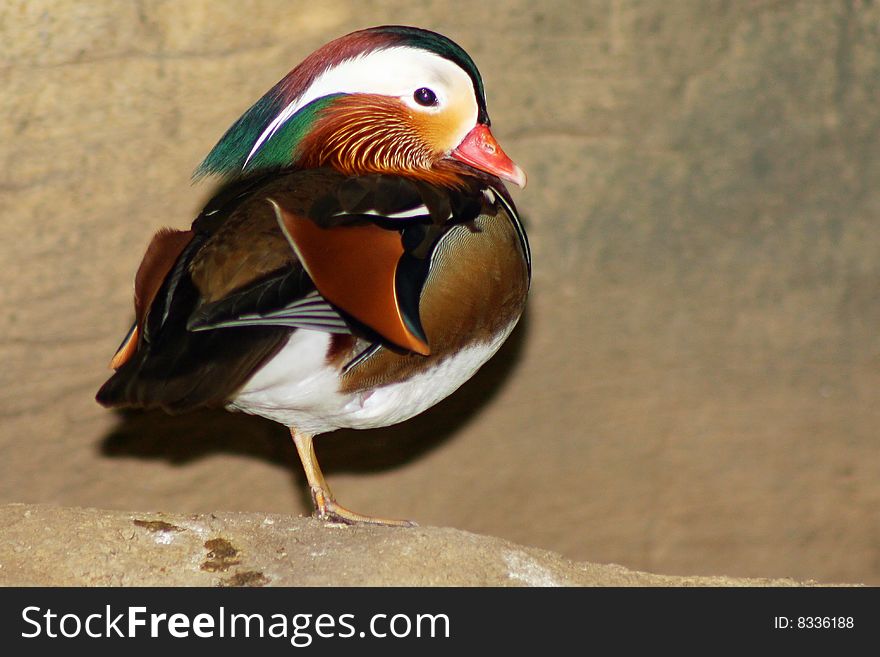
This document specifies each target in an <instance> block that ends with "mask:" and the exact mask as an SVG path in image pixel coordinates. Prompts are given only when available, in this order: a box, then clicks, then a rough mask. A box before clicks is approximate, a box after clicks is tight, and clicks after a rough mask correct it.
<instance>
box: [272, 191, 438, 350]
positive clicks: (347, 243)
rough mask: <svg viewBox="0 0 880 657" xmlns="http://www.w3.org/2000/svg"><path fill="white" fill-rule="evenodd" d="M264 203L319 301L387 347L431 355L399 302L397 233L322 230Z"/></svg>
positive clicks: (357, 226)
mask: <svg viewBox="0 0 880 657" xmlns="http://www.w3.org/2000/svg"><path fill="white" fill-rule="evenodd" d="M267 200H268V202H269V203H270V204H271V205H272V208H273V209H274V211H275V215H276V218H277V221H278V226H279V227H280V228H281V230H282V232H283V233H284V236H285V237H286V238H287V240H288V242H289V243H290V246H291V248H292V249H293V250H294V251H295V253H296V255H297V257H298V258H299V261H300V263H302V265H303V267H304V268H305V270H306V272H307V273H308V275H309V277H310V278H311V279H312V281H313V282H314V284H315V287H316V288H317V289H318V291H319V292H320V294H321V296H322V297H324V298H325V299H327V300H328V301H329V302H330V303H332V304H333V305H334V306H336V307H338V308H340V309H341V310H342V311H344V312H345V313H347V314H348V315H350V316H351V317H352V318H354V319H355V320H357V321H358V322H360V323H362V324H363V325H365V326H366V327H368V328H369V329H371V330H373V331H375V332H376V333H378V334H379V335H380V336H381V337H382V338H383V339H385V340H387V341H388V342H390V343H392V344H394V345H396V346H398V347H400V348H403V349H406V350H408V351H414V352H416V353H419V354H423V355H428V354H430V348H429V346H428V342H427V339H426V337H425V336H424V333H423V331H422V330H421V326H420V324H419V323H418V317H417V315H416V316H415V317H413V316H412V313H411V312H406V310H405V308H406V304H404V305H402V304H401V303H400V299H399V295H398V285H397V273H398V266H399V264H400V262H401V258H402V257H403V255H404V244H403V240H402V237H401V233H400V232H399V231H398V230H394V229H390V228H385V227H381V226H379V225H378V224H376V223H371V222H358V223H354V222H347V223H339V224H338V225H331V226H320V225H318V223H316V222H315V221H314V220H312V219H311V218H309V217H307V216H304V215H302V214H299V213H296V212H292V211H290V210H288V209H286V208H284V207H282V205H280V204H279V203H278V202H277V201H275V200H274V199H271V198H270V199H267Z"/></svg>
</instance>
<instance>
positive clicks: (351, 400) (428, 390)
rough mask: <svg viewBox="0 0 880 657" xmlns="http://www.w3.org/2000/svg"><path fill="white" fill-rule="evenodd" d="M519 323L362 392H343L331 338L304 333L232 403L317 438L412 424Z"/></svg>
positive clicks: (295, 335) (465, 377)
mask: <svg viewBox="0 0 880 657" xmlns="http://www.w3.org/2000/svg"><path fill="white" fill-rule="evenodd" d="M515 325H516V322H515V321H514V322H511V324H510V326H508V327H507V329H505V331H503V332H502V333H500V334H499V335H498V336H497V337H496V338H495V339H493V340H492V341H491V342H489V343H486V344H480V345H474V346H471V347H468V348H466V349H463V350H461V351H459V352H458V353H457V354H455V355H454V356H450V357H449V358H446V359H445V360H443V361H441V362H440V363H439V364H437V365H436V366H435V367H434V368H432V369H431V370H427V371H425V372H422V373H419V374H415V375H413V376H412V377H410V378H409V379H407V380H405V381H402V382H399V383H392V384H389V385H386V386H382V387H379V388H376V389H374V390H372V391H368V392H361V393H343V392H340V390H339V383H340V379H339V372H338V369H337V368H336V367H335V366H330V365H328V364H327V362H326V358H325V355H326V353H327V349H328V347H329V344H330V334H329V333H322V332H319V331H308V330H304V329H299V330H297V331H295V332H294V333H293V334H292V335H291V337H290V340H289V341H288V343H287V345H285V346H284V348H283V349H282V350H281V351H280V352H279V353H278V355H276V356H275V357H274V358H273V359H272V360H271V361H269V362H268V363H267V364H266V365H265V366H264V367H263V368H262V369H260V370H259V371H258V372H257V373H256V374H254V376H253V377H252V378H251V379H250V381H248V382H247V384H245V386H244V388H242V390H241V391H240V392H239V394H238V395H237V396H236V397H235V399H234V400H233V401H232V402H231V403H230V404H229V407H230V408H231V409H237V410H241V411H244V412H246V413H251V414H254V415H261V416H263V417H266V418H269V419H270V420H274V421H275V422H280V423H281V424H284V425H286V426H294V427H296V428H297V429H298V430H299V431H302V432H304V433H309V434H311V435H317V434H320V433H325V432H327V431H334V430H336V429H342V428H351V429H372V428H376V427H384V426H388V425H390V424H396V423H398V422H403V421H404V420H408V419H409V418H411V417H413V416H414V415H418V414H419V413H421V412H422V411H424V410H426V409H428V408H430V407H431V406H433V405H434V404H436V403H437V402H439V401H441V400H442V399H444V398H446V397H448V396H449V395H450V394H452V393H453V392H455V391H456V390H457V389H458V388H459V387H460V386H461V385H462V384H463V383H464V382H465V381H467V380H468V379H470V378H471V377H472V376H473V375H474V373H475V372H476V371H477V370H478V369H479V368H480V366H481V365H483V363H485V362H486V361H487V360H489V358H491V357H492V355H493V354H494V353H495V352H496V351H498V348H499V347H500V346H501V344H502V343H503V342H504V340H506V339H507V336H508V335H510V332H511V331H512V330H513V327H514V326H515Z"/></svg>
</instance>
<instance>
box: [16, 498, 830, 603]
mask: <svg viewBox="0 0 880 657" xmlns="http://www.w3.org/2000/svg"><path fill="white" fill-rule="evenodd" d="M0 527H3V538H4V540H3V542H2V543H0V585H2V586H540V587H549V586H798V585H799V583H797V582H795V581H793V580H789V579H785V580H769V579H739V578H731V577H669V576H663V575H652V574H649V573H642V572H636V571H632V570H627V569H626V568H623V567H622V566H616V565H600V564H591V563H575V562H572V561H569V560H567V559H564V558H562V556H561V555H559V554H555V553H553V552H547V551H545V550H537V549H534V548H527V547H523V546H520V545H516V544H514V543H511V542H509V541H504V540H501V539H498V538H492V537H489V536H480V535H477V534H472V533H469V532H464V531H461V530H458V529H450V528H438V527H414V528H405V529H400V528H390V527H365V526H360V527H349V526H346V525H333V524H325V523H322V522H319V521H317V520H313V519H310V518H309V519H306V518H297V517H291V516H281V515H276V514H256V513H218V514H213V513H211V514H190V515H183V514H165V513H131V512H126V511H102V510H97V509H79V508H63V507H52V506H46V505H24V504H8V505H5V506H0ZM807 584H814V582H808V583H807Z"/></svg>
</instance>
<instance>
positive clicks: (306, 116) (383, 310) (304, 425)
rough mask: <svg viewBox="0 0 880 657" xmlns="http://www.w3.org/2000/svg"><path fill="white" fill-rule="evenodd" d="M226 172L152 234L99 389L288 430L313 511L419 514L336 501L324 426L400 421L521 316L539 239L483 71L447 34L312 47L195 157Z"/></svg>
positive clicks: (459, 378)
mask: <svg viewBox="0 0 880 657" xmlns="http://www.w3.org/2000/svg"><path fill="white" fill-rule="evenodd" d="M206 175H216V176H219V177H221V179H222V180H223V185H222V186H221V188H220V190H219V191H218V192H217V193H216V194H215V195H214V197H213V198H212V199H211V200H210V201H209V202H208V203H207V204H206V205H205V207H204V209H203V210H202V211H201V213H200V214H199V215H198V217H196V219H195V221H194V222H193V224H192V226H191V228H190V229H189V230H172V229H169V228H164V229H162V230H159V232H158V233H156V235H155V236H154V237H153V239H152V242H151V243H150V245H149V247H148V248H147V251H146V254H145V255H144V257H143V261H142V262H141V264H140V267H139V268H138V271H137V273H136V276H135V289H134V311H135V320H134V324H133V326H132V328H131V330H130V331H129V333H128V335H127V336H126V338H125V339H124V340H123V342H122V345H121V346H120V347H119V349H118V351H117V352H116V354H115V356H114V357H113V359H112V361H111V363H110V365H111V368H113V369H115V373H114V374H113V375H112V376H111V377H110V379H109V380H108V381H107V382H106V383H105V384H104V386H103V387H102V388H101V389H100V391H99V392H98V394H97V400H98V402H100V403H101V404H103V405H105V406H109V407H135V408H143V409H153V408H160V409H164V410H165V411H168V412H171V413H178V412H182V411H187V410H190V409H195V408H197V407H204V406H223V407H226V408H228V409H230V410H238V411H244V412H246V413H251V414H255V415H260V416H263V417H266V418H269V419H271V420H274V421H276V422H279V423H281V424H284V425H285V426H287V427H288V428H289V430H290V433H291V436H292V438H293V442H294V444H295V446H296V449H297V452H298V454H299V457H300V459H301V461H302V465H303V468H304V470H305V475H306V479H307V481H308V485H309V487H310V489H311V494H312V499H313V502H314V507H315V515H316V516H317V517H318V518H322V519H326V520H331V521H336V522H343V523H349V524H350V523H361V522H365V523H374V524H402V525H404V524H414V523H410V522H408V521H397V520H385V519H382V518H373V517H370V516H365V515H361V514H359V513H355V512H354V511H351V510H349V509H346V508H345V507H343V506H341V505H340V504H338V503H337V502H336V500H335V499H334V497H333V495H332V494H331V492H330V489H329V487H328V485H327V483H326V481H325V480H324V476H323V475H322V473H321V469H320V466H319V464H318V461H317V458H316V456H315V451H314V447H313V442H312V441H313V438H314V437H315V436H316V435H318V434H322V433H325V432H329V431H334V430H336V429H339V428H356V429H365V428H375V427H384V426H388V425H391V424H395V423H398V422H402V421H404V420H406V419H408V418H411V417H413V416H414V415H416V414H418V413H421V412H422V411H424V410H426V409H427V408H429V407H431V406H433V405H434V404H436V403H437V402H439V401H440V400H442V399H443V398H445V397H446V396H448V395H449V394H451V393H452V392H454V391H455V390H456V389H457V388H458V387H459V386H461V385H462V384H463V383H464V382H465V381H467V380H468V379H469V378H470V377H471V376H472V375H473V374H474V373H475V372H476V371H477V369H478V368H479V367H480V366H481V365H483V363H485V362H486V361H487V360H488V359H489V358H490V357H491V356H492V355H493V354H494V353H495V352H496V351H497V350H498V348H499V347H500V346H501V344H502V342H504V340H505V339H506V338H507V336H508V335H509V334H510V332H511V331H512V330H513V328H514V326H515V325H516V323H517V320H518V319H519V317H520V315H521V313H522V311H523V306H524V304H525V300H526V294H527V292H528V289H529V280H530V269H531V267H530V259H529V246H528V242H527V238H526V234H525V232H524V230H523V226H522V224H521V223H520V220H519V218H518V216H517V213H516V209H515V207H514V204H513V201H512V200H511V198H510V195H509V194H508V191H507V189H506V188H505V186H504V183H503V182H502V181H508V182H511V183H513V184H515V185H518V186H520V187H522V186H524V185H525V182H526V177H525V174H524V173H523V171H522V170H521V169H520V168H519V167H518V166H517V165H516V164H514V163H513V161H512V160H511V159H510V158H509V157H508V156H507V155H506V154H505V153H504V151H502V150H501V147H500V146H499V145H498V143H497V142H496V140H495V138H494V137H493V135H492V133H491V131H490V129H489V115H488V113H487V110H486V98H485V94H484V91H483V82H482V79H481V77H480V73H479V71H478V70H477V67H476V66H475V64H474V62H473V60H472V59H471V58H470V57H469V56H468V54H467V53H466V52H465V51H464V50H463V49H462V48H461V47H459V46H458V45H457V44H455V43H453V42H452V41H451V40H449V39H448V38H446V37H444V36H442V35H439V34H436V33H434V32H430V31H427V30H423V29H418V28H413V27H403V26H383V27H375V28H370V29H366V30H361V31H358V32H354V33H352V34H349V35H347V36H343V37H341V38H338V39H336V40H335V41H332V42H330V43H328V44H327V45H325V46H323V47H322V48H320V49H318V50H317V51H315V52H314V53H312V54H311V55H309V56H308V57H307V58H306V59H305V60H304V61H303V62H302V63H301V64H300V65H299V66H297V67H296V68H294V69H293V70H292V71H291V72H290V73H289V74H288V75H287V76H286V77H284V78H283V79H282V80H281V81H280V82H278V84H276V85H275V86H274V87H273V88H272V89H271V90H270V91H269V92H268V93H266V95H264V96H263V97H262V98H261V99H260V100H259V101H257V102H256V103H255V104H254V105H253V106H252V107H251V108H250V109H249V110H247V111H246V112H245V113H244V114H243V115H242V116H241V117H240V118H239V119H238V120H237V121H236V122H235V123H234V124H233V125H232V126H231V127H230V128H229V129H228V130H227V131H226V133H225V134H224V135H223V137H222V138H221V139H220V141H219V142H218V143H217V144H216V145H215V146H214V148H213V150H211V151H210V153H209V154H208V156H207V157H206V158H205V160H204V161H203V162H202V163H201V165H200V166H199V168H198V169H197V170H196V173H195V177H196V178H198V177H202V176H206Z"/></svg>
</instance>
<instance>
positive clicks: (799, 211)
mask: <svg viewBox="0 0 880 657" xmlns="http://www.w3.org/2000/svg"><path fill="white" fill-rule="evenodd" d="M389 22H396V23H407V24H413V25H420V26H423V27H428V28H431V29H434V30H437V31H439V32H442V33H444V34H446V35H448V36H450V37H452V38H454V39H455V40H456V41H458V42H459V43H460V44H461V45H462V46H464V47H465V48H466V49H467V50H468V51H469V52H470V53H471V55H472V56H473V57H474V59H475V60H476V61H477V64H478V65H479V66H480V69H481V71H482V73H483V76H484V78H485V81H486V85H487V90H488V97H489V110H490V113H491V115H492V118H493V125H494V127H495V132H496V135H497V136H498V137H499V140H500V141H501V143H502V145H503V146H504V148H505V150H506V151H507V152H508V153H509V154H511V155H512V156H513V157H514V158H515V159H516V160H517V161H518V162H519V163H520V164H521V165H522V166H523V167H524V168H525V169H526V170H527V171H528V172H529V174H530V184H529V187H528V188H527V189H526V190H525V191H524V192H517V193H516V194H515V196H516V199H517V202H518V203H519V204H520V209H521V210H522V213H523V215H524V216H525V218H526V221H527V225H528V230H529V234H530V236H531V240H532V246H533V250H534V262H535V278H534V287H533V294H532V298H531V301H530V307H529V312H528V316H527V318H526V320H525V322H524V324H523V325H522V326H521V328H520V329H519V330H518V331H517V333H516V334H515V335H514V337H513V338H512V340H511V342H510V344H509V345H508V346H507V347H505V349H504V350H503V351H502V352H501V354H500V355H499V356H498V357H497V358H496V360H495V361H494V362H493V363H491V365H490V366H487V367H486V368H485V369H484V370H483V372H481V373H480V374H479V375H478V376H477V377H476V378H475V379H474V380H473V381H472V382H471V383H469V384H468V385H467V386H466V387H465V388H463V389H462V390H461V391H460V392H459V393H458V394H457V395H456V396H454V397H453V398H451V399H450V400H448V401H447V402H445V403H443V404H441V405H440V406H438V407H437V408H435V409H434V410H433V411H430V412H429V413H427V414H425V415H424V416H422V417H421V418H419V419H416V420H414V421H412V422H410V423H408V424H405V425H402V426H400V427H396V428H393V429H387V430H379V431H371V432H363V433H355V432H340V433H337V434H334V435H331V436H326V437H324V438H322V439H321V440H319V453H320V456H321V458H322V462H323V463H324V464H325V468H326V470H327V473H328V476H329V478H330V481H331V483H332V484H333V486H334V489H335V490H336V492H337V495H338V497H339V498H340V499H342V500H343V501H344V502H345V503H346V504H347V505H349V506H351V507H353V508H355V509H358V510H361V511H366V512H374V513H381V514H383V515H390V516H399V517H410V518H414V519H417V520H418V521H419V522H421V523H422V524H436V525H451V526H455V527H459V528H463V529H468V530H472V531H476V532H483V533H489V534H494V535H498V536H502V537H504V538H508V539H512V540H515V541H517V542H520V543H526V544H530V545H535V546H539V547H544V548H549V549H553V550H557V551H560V552H562V553H563V554H565V555H566V556H568V557H571V558H574V559H578V560H590V561H600V562H617V563H621V564H624V565H627V566H629V567H631V568H638V569H644V570H651V571H656V572H664V573H670V574H676V573H680V574H728V575H739V576H768V577H770V576H772V577H782V576H791V577H795V578H801V579H803V578H815V579H819V580H823V581H863V582H868V583H873V584H880V513H878V511H880V441H878V430H880V335H878V328H880V258H878V254H880V223H878V222H880V184H878V183H880V3H876V2H869V1H867V0H865V1H861V2H860V1H859V0H849V1H841V2H812V1H811V0H804V1H802V2H781V1H769V0H768V1H766V2H762V1H758V0H755V1H752V2H747V1H745V0H743V1H742V2H720V1H719V2H709V1H702V0H693V1H691V2H685V1H682V2H671V3H669V2H659V1H657V2H630V1H628V0H593V1H591V2H583V1H582V0H577V1H566V2H562V1H560V2H545V3H534V2H525V1H519V0H517V1H511V2H504V3H502V2H487V3H482V2H481V3H475V2H472V1H467V2H425V3H418V5H416V4H415V3H410V2H404V1H403V0H386V1H375V2H360V1H354V0H351V1H342V0H335V1H333V0H331V1H327V2H288V1H281V0H278V1H271V0H261V1H251V2H232V1H230V2H217V1H214V0H211V1H208V0H188V1H187V2H173V1H170V0H168V1H160V0H142V1H140V2H122V1H119V2H111V1H107V2H95V3H93V2H88V3H85V2H83V3H74V2H60V1H59V2H52V1H49V0H30V1H23V0H22V1H16V0H6V2H4V3H2V5H0V228H2V231H3V232H2V235H3V236H2V240H0V363H2V367H0V446H2V459H0V502H11V501H20V502H51V503H57V504H63V505H88V506H97V507H103V508H119V509H138V510H147V509H165V510H169V511H209V510H215V509H226V510H257V511H266V512H294V513H301V512H304V511H306V510H307V508H308V507H307V501H306V499H305V497H304V487H303V478H302V476H301V474H300V467H299V464H298V462H297V460H296V455H295V452H294V450H293V447H292V445H290V444H289V440H288V439H287V438H286V434H285V432H284V430H283V429H281V428H280V427H276V426H274V425H272V424H270V423H267V422H263V421H261V420H258V419H255V418H249V417H244V416H233V415H230V414H226V413H222V412H211V413H201V414H196V415H193V416H186V417H180V418H168V417H165V416H162V415H154V414H149V415H141V414H132V415H126V416H121V415H116V414H113V413H110V412H107V411H105V410H103V409H101V408H99V407H98V406H97V405H96V404H95V403H94V402H93V401H92V395H93V394H94V392H95V390H96V389H97V387H98V385H99V384H100V383H101V382H102V380H103V378H104V377H105V376H106V374H107V371H106V369H105V366H106V362H107V361H108V359H109V357H110V355H111V354H112V352H113V351H114V349H115V347H116V345H117V343H118V341H119V340H120V339H121V338H122V335H123V333H124V332H125V330H126V329H127V325H128V322H129V320H130V317H131V300H130V291H131V280H132V277H133V274H134V271H135V269H136V267H137V264H138V262H139V260H140V257H141V255H142V251H143V249H144V247H145V245H146V243H147V241H148V239H149V236H150V235H151V233H152V232H153V231H154V230H155V229H156V228H157V227H158V226H161V225H171V226H176V227H183V226H186V225H187V224H188V222H189V221H190V220H191V219H192V217H193V216H194V214H195V212H196V211H197V210H198V208H199V205H200V203H201V202H203V201H204V200H205V199H206V198H207V195H208V193H209V191H210V186H205V185H202V186H199V187H195V188H194V187H191V186H190V183H189V175H190V173H191V171H192V170H193V168H194V167H195V166H196V165H197V164H198V162H199V161H200V158H201V157H202V156H203V155H204V154H205V153H206V152H207V150H208V149H209V148H210V147H211V146H212V145H213V144H214V142H215V140H216V139H217V138H218V137H219V136H220V135H221V134H222V132H223V131H224V130H225V128H226V127H227V126H228V125H229V124H230V123H231V122H232V121H233V120H234V119H235V118H236V117H237V116H238V115H239V113H240V112H241V111H243V110H244V109H245V108H247V107H248V106H249V105H250V104H251V103H252V102H253V101H254V100H255V99H256V98H257V97H259V96H260V95H261V94H262V93H263V92H264V91H265V90H266V89H267V88H269V86H271V85H272V84H273V83H274V82H275V81H276V80H277V79H279V78H280V77H281V76H282V75H283V74H284V73H286V72H287V70H288V69H289V68H291V67H292V66H293V65H295V64H296V63H297V62H299V61H300V60H301V59H302V57H304V56H305V55H306V54H308V53H309V52H311V51H312V50H313V49H314V48H316V47H318V46H319V45H321V44H322V43H324V42H326V41H327V40H329V39H331V38H333V37H335V36H338V35H341V34H344V33H346V32H349V31H351V30H353V29H357V28H360V27H365V26H368V25H373V24H381V23H389Z"/></svg>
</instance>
